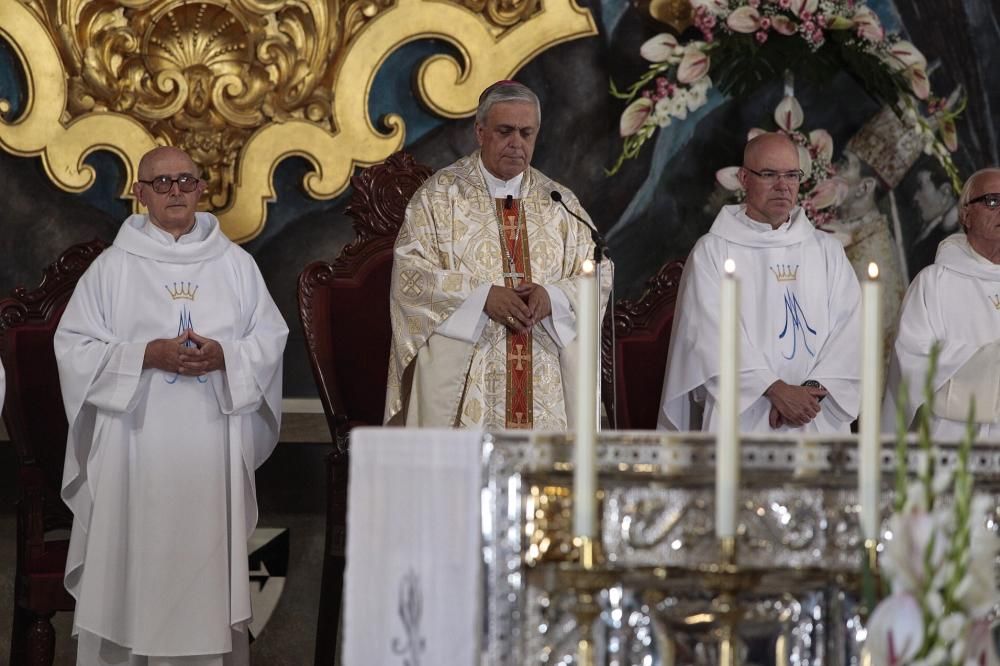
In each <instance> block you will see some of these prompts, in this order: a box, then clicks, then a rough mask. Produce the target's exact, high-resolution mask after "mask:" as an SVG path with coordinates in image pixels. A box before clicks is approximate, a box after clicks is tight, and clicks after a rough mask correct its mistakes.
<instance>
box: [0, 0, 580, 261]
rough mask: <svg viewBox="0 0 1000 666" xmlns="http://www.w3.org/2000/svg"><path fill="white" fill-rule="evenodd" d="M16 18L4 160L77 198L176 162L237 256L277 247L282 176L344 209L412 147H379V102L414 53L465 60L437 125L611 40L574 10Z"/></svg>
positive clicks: (132, 0) (448, 4) (478, 1)
mask: <svg viewBox="0 0 1000 666" xmlns="http://www.w3.org/2000/svg"><path fill="white" fill-rule="evenodd" d="M2 2H3V3H4V5H5V9H4V13H3V15H2V17H0V38H2V39H4V40H5V41H7V42H8V43H10V44H11V45H12V47H13V50H14V53H15V54H16V56H17V58H18V60H19V61H20V64H21V66H22V67H23V69H24V72H25V79H26V82H27V86H26V95H25V104H24V109H23V110H22V112H21V113H20V114H19V117H17V118H13V119H12V118H7V117H6V116H7V114H8V113H9V111H5V110H4V109H5V108H7V109H9V104H0V146H2V147H3V148H4V149H5V150H7V151H8V152H10V153H13V154H16V155H23V156H31V155H41V156H42V161H43V164H44V167H45V169H46V172H47V174H48V175H49V177H50V178H51V180H52V181H53V182H54V183H56V184H57V185H58V186H59V187H61V188H63V189H65V190H68V191H73V192H79V191H83V190H85V189H87V188H88V187H90V185H91V184H92V183H93V180H94V178H95V174H94V173H93V170H92V169H91V168H90V167H88V166H86V165H85V164H84V163H83V162H84V160H85V159H86V157H87V156H88V155H89V154H90V153H92V152H94V151H96V150H109V151H111V152H113V153H114V154H116V155H118V156H119V157H120V158H121V159H122V161H123V163H124V165H125V171H126V173H125V176H126V178H125V181H126V184H128V183H131V182H132V181H133V180H134V179H135V170H136V168H137V165H138V161H139V158H140V157H141V155H142V154H143V153H145V152H146V151H147V150H149V149H150V148H152V147H153V146H155V145H157V144H168V145H176V146H179V147H181V148H183V149H185V150H186V151H187V152H188V153H189V154H190V155H191V156H192V157H193V158H194V160H195V162H196V163H197V164H198V165H199V166H200V167H201V169H202V170H203V172H204V175H205V176H206V177H207V178H208V180H209V182H210V186H209V189H208V191H207V193H206V198H205V200H203V201H202V206H203V207H205V208H208V209H211V210H215V211H216V213H217V215H218V216H219V218H220V220H221V221H222V225H223V230H224V231H225V232H226V233H227V234H228V235H229V236H230V238H233V239H234V240H236V241H240V242H242V241H247V240H250V239H252V238H254V237H255V236H257V235H258V234H259V233H260V232H261V231H262V230H263V227H264V223H265V220H266V214H267V203H268V202H269V201H273V199H274V189H273V176H274V171H275V169H276V168H277V165H278V163H280V162H281V161H282V160H284V159H285V158H287V157H291V156H293V155H297V156H301V157H304V158H305V159H307V160H308V161H309V163H310V164H311V166H312V168H313V170H312V171H310V172H309V173H308V174H307V175H306V177H305V179H304V183H303V185H304V187H305V190H306V193H307V194H308V195H309V196H311V197H313V198H316V199H330V198H332V197H335V196H337V195H338V194H340V193H341V192H342V191H343V190H344V189H345V188H346V187H347V185H348V183H349V178H350V176H351V174H352V172H353V170H354V168H355V167H356V166H367V165H370V164H375V163H377V162H380V161H382V160H384V159H385V158H386V157H388V156H389V155H390V154H391V153H392V152H394V151H395V150H398V149H399V148H400V147H402V145H403V140H404V131H405V130H404V126H403V122H402V119H401V118H400V117H399V116H398V115H396V114H390V115H389V116H388V117H387V118H386V119H384V121H383V124H384V125H385V126H386V128H387V129H386V130H379V129H376V128H375V127H374V125H373V124H372V121H371V118H370V116H369V113H368V102H369V97H370V94H371V90H372V85H373V82H374V79H375V75H376V73H377V72H378V70H379V68H380V67H381V65H382V64H383V63H384V62H385V60H386V58H387V57H388V56H389V55H390V54H391V53H392V52H393V51H395V50H397V49H399V48H400V47H401V46H403V45H405V44H406V43H408V42H411V41H415V40H418V39H425V38H438V39H442V40H445V41H447V42H450V43H451V44H452V45H453V46H454V47H455V48H456V49H457V50H458V52H459V53H460V54H461V60H462V62H461V63H459V62H458V61H456V60H455V59H454V58H452V57H450V56H444V55H439V56H434V57H431V58H428V59H427V60H426V61H424V62H423V63H422V65H421V67H420V70H419V72H418V86H417V87H418V90H419V94H420V97H421V98H422V100H423V101H424V103H425V104H426V105H427V106H428V107H429V108H431V109H432V110H433V111H434V112H436V113H438V114H439V115H441V116H443V117H446V118H458V117H463V116H467V115H469V114H470V113H472V112H473V111H474V109H475V105H476V101H477V98H478V95H479V92H480V91H481V90H482V89H483V88H485V87H486V86H487V85H489V84H490V83H491V82H493V81H495V80H497V79H502V78H509V77H510V76H512V75H513V74H514V73H515V72H516V71H517V70H518V69H520V68H521V67H523V66H524V64H526V63H527V62H528V61H529V60H530V59H531V58H533V57H535V56H536V55H538V54H539V53H541V52H542V51H544V50H545V49H547V48H550V47H551V46H553V45H555V44H558V43H561V42H564V41H568V40H571V39H576V38H579V37H583V36H588V35H593V34H596V27H595V24H594V21H593V18H592V17H591V15H590V13H589V12H587V11H586V10H583V9H581V8H580V7H579V6H578V5H576V4H575V2H574V0H554V1H553V2H547V3H545V4H544V5H542V4H540V3H539V2H538V1H537V0H346V1H341V2H337V1H335V0H295V1H294V2H286V1H283V0H198V1H194V2H192V1H191V0H2ZM122 196H125V197H127V196H128V191H127V185H126V189H125V190H124V191H123V192H122ZM135 205H138V204H135Z"/></svg>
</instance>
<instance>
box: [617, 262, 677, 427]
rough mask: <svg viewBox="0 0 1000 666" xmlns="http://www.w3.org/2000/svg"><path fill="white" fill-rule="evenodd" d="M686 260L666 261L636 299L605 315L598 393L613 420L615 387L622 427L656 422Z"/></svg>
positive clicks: (618, 422) (645, 425) (624, 300)
mask: <svg viewBox="0 0 1000 666" xmlns="http://www.w3.org/2000/svg"><path fill="white" fill-rule="evenodd" d="M683 269H684V262H681V261H672V262H670V263H667V264H664V265H663V266H662V267H661V268H660V270H659V271H658V272H657V273H656V275H654V276H653V277H651V278H650V279H649V281H648V282H647V283H646V290H645V291H644V292H643V294H642V296H640V297H639V299H638V300H636V301H632V300H627V299H623V300H620V301H618V302H617V303H615V307H614V311H613V313H612V316H609V317H605V319H604V337H603V340H602V344H601V346H602V352H603V353H602V357H603V359H602V360H603V367H602V380H603V381H602V386H601V397H602V399H603V401H604V408H605V410H606V411H607V412H608V417H609V420H611V422H612V423H615V420H614V418H613V416H615V415H616V414H615V411H616V410H615V404H614V392H615V390H617V393H618V396H617V397H618V400H617V426H618V428H619V429H620V430H652V429H655V428H656V421H657V416H658V414H659V410H660V394H661V393H662V390H663V375H664V372H665V370H666V366H667V349H668V348H669V345H670V328H671V326H672V325H673V323H674V306H675V304H676V302H677V288H678V286H679V284H680V279H681V271H682V270H683ZM612 318H613V320H614V326H615V341H614V354H615V363H616V365H617V372H616V373H615V375H616V376H614V377H613V376H612V369H611V353H612V343H611V335H610V333H611V331H610V328H611V321H612Z"/></svg>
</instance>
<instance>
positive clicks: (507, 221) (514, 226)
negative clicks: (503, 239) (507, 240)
mask: <svg viewBox="0 0 1000 666" xmlns="http://www.w3.org/2000/svg"><path fill="white" fill-rule="evenodd" d="M520 227H521V220H520V219H519V218H518V217H517V216H516V215H510V216H507V215H504V216H503V231H504V233H505V234H507V235H508V236H510V235H512V234H513V233H514V232H515V231H517V230H518V229H519V228H520Z"/></svg>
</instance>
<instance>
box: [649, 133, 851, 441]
mask: <svg viewBox="0 0 1000 666" xmlns="http://www.w3.org/2000/svg"><path fill="white" fill-rule="evenodd" d="M802 176H803V174H802V171H801V170H800V169H799V153H798V149H797V148H796V146H795V144H793V143H792V141H791V140H790V139H789V138H788V137H787V136H786V135H784V134H780V133H773V134H771V133H769V134H762V135H760V136H757V137H755V138H754V139H752V140H750V141H749V142H748V143H747V145H746V149H745V150H744V154H743V166H742V168H741V169H740V172H739V179H740V183H741V184H742V185H743V190H744V192H745V195H746V196H745V199H744V203H743V204H740V205H731V206H725V207H723V209H722V210H721V211H720V212H719V215H718V216H717V217H716V219H715V222H714V223H713V224H712V227H711V229H710V230H709V232H708V233H707V234H705V235H704V236H702V237H701V238H700V239H699V240H698V242H697V243H695V246H694V249H692V251H691V254H690V256H689V257H688V259H687V262H686V263H685V266H684V273H683V275H682V277H681V284H680V289H679V292H678V306H677V315H676V317H675V319H674V328H673V332H672V333H671V338H670V349H669V352H668V357H667V371H666V377H665V378H664V388H663V396H662V400H661V407H660V416H659V426H660V428H662V429H666V430H697V429H702V430H708V431H714V430H715V427H716V421H717V418H718V415H717V409H716V396H717V393H718V386H719V370H720V368H719V311H720V304H719V294H720V283H721V280H722V276H723V266H724V263H725V261H726V260H727V259H732V260H733V261H734V262H735V265H736V270H735V276H736V278H737V279H738V280H739V281H740V293H741V301H740V312H739V325H740V329H739V332H738V334H737V335H738V340H739V359H740V367H739V371H740V377H739V380H740V381H739V387H740V393H739V415H740V430H741V431H743V432H751V433H752V432H773V431H786V430H791V431H797V432H814V433H823V434H830V433H849V432H850V424H851V422H852V421H853V420H854V419H855V418H856V417H857V414H858V407H859V404H858V403H859V390H860V368H859V365H858V361H857V358H858V354H859V352H860V349H861V346H860V333H861V330H860V329H861V323H860V307H859V305H860V297H861V291H860V288H859V286H858V280H857V277H856V276H855V273H854V269H853V268H852V267H851V264H850V262H849V261H848V259H847V256H846V255H845V254H844V249H843V247H842V246H841V244H840V242H839V241H837V240H836V239H835V238H834V237H833V236H832V235H831V234H827V233H823V232H822V231H819V230H817V229H816V228H814V227H813V225H812V222H810V220H809V218H808V217H807V215H806V213H805V211H803V210H802V208H800V207H798V191H799V183H800V181H801V179H802Z"/></svg>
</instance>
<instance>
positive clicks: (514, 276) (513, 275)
mask: <svg viewBox="0 0 1000 666" xmlns="http://www.w3.org/2000/svg"><path fill="white" fill-rule="evenodd" d="M503 277H504V279H505V280H506V279H509V280H512V281H513V282H514V286H515V287H516V286H517V285H519V284H521V280H522V279H524V273H518V272H517V271H516V270H514V266H511V267H510V270H509V271H505V272H504V274H503Z"/></svg>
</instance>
